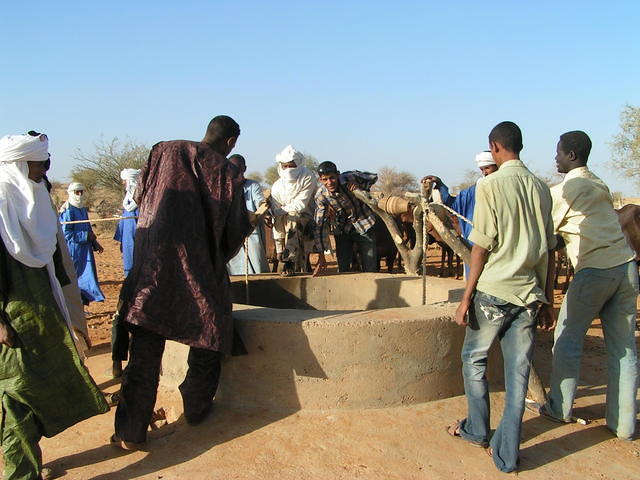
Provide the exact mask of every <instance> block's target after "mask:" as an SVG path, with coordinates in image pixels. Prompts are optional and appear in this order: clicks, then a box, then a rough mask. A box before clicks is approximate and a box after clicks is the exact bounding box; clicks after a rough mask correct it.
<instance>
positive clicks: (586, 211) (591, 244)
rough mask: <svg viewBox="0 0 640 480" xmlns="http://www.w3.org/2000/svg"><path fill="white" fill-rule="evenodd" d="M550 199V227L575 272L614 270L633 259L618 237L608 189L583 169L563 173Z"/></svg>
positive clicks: (622, 236) (615, 216)
mask: <svg viewBox="0 0 640 480" xmlns="http://www.w3.org/2000/svg"><path fill="white" fill-rule="evenodd" d="M551 195H552V197H553V224H554V226H555V229H556V232H558V233H559V234H560V235H561V236H562V239H563V240H564V243H565V244H566V246H567V256H568V257H569V259H570V260H571V264H572V265H573V268H574V269H575V271H576V272H578V271H579V270H581V269H583V268H611V267H617V266H618V265H622V264H623V263H627V262H628V261H630V260H633V259H634V258H635V255H634V253H633V252H632V251H631V248H629V245H628V244H627V242H626V240H625V238H624V235H623V234H622V229H621V228H620V223H618V215H616V212H615V211H614V210H613V202H612V200H611V193H610V192H609V189H608V188H607V186H606V185H605V183H604V182H603V181H602V180H600V179H599V178H598V177H597V176H595V175H594V174H593V173H592V172H591V171H589V169H588V168H587V167H579V168H574V169H573V170H571V171H570V172H569V173H567V175H566V176H565V177H564V181H563V182H562V183H561V184H559V185H556V186H555V187H553V188H552V189H551Z"/></svg>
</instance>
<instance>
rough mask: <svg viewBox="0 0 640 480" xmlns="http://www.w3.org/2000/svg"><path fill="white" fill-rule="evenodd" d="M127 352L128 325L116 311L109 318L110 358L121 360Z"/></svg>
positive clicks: (125, 356) (123, 359)
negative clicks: (111, 317)
mask: <svg viewBox="0 0 640 480" xmlns="http://www.w3.org/2000/svg"><path fill="white" fill-rule="evenodd" d="M128 353H129V326H128V324H127V323H124V322H122V321H121V320H120V314H119V313H116V314H115V315H114V316H113V319H112V320H111V360H113V361H114V362H116V361H118V362H123V361H125V360H126V359H127V354H128Z"/></svg>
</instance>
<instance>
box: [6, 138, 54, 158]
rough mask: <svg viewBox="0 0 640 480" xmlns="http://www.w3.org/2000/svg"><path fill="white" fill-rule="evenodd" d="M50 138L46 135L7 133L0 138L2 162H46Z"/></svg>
mask: <svg viewBox="0 0 640 480" xmlns="http://www.w3.org/2000/svg"><path fill="white" fill-rule="evenodd" d="M48 159H49V140H48V139H47V136H46V135H38V136H37V137H32V136H31V135H6V136H4V137H2V138H0V162H2V163H10V162H46V161H47V160H48Z"/></svg>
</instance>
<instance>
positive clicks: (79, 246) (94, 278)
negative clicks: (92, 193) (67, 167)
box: [60, 182, 104, 306]
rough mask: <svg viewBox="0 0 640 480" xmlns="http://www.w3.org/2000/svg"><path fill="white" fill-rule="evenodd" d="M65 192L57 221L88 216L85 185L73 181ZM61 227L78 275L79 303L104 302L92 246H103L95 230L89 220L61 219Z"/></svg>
mask: <svg viewBox="0 0 640 480" xmlns="http://www.w3.org/2000/svg"><path fill="white" fill-rule="evenodd" d="M67 193H68V194H69V199H68V200H67V201H66V202H64V204H63V205H62V207H61V208H60V222H61V223H63V222H75V221H78V220H89V212H88V210H87V208H86V207H85V200H84V185H82V184H81V183H78V182H72V183H70V184H69V187H68V188H67ZM62 231H63V233H64V238H65V240H66V241H67V247H68V248H69V254H70V255H71V258H72V259H73V265H74V267H75V269H76V274H77V275H78V286H79V287H80V294H81V296H82V303H83V304H84V305H85V306H86V305H89V303H91V302H103V301H104V294H103V293H102V290H100V285H98V273H97V270H96V261H95V258H94V256H93V252H94V250H95V251H96V252H98V253H102V252H103V251H104V249H103V248H102V246H101V245H100V244H99V243H98V239H97V238H96V234H95V233H93V230H92V229H91V224H90V223H89V222H82V223H63V225H62Z"/></svg>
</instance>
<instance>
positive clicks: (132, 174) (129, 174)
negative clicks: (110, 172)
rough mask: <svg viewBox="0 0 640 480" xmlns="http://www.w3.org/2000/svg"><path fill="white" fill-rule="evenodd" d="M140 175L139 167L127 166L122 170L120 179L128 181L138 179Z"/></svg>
mask: <svg viewBox="0 0 640 480" xmlns="http://www.w3.org/2000/svg"><path fill="white" fill-rule="evenodd" d="M138 175H140V170H138V169H137V168H125V169H124V170H122V171H121V172H120V179H121V180H126V181H130V182H131V181H134V182H135V181H136V180H137V179H138Z"/></svg>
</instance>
